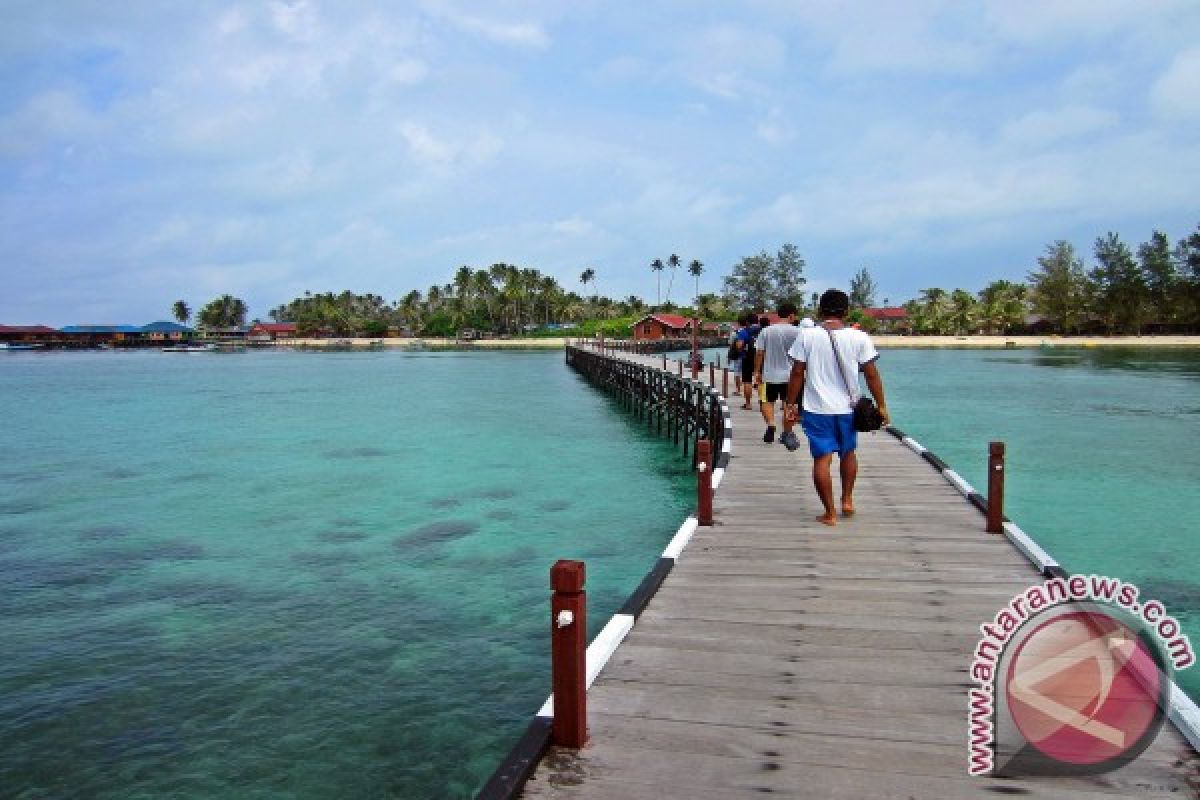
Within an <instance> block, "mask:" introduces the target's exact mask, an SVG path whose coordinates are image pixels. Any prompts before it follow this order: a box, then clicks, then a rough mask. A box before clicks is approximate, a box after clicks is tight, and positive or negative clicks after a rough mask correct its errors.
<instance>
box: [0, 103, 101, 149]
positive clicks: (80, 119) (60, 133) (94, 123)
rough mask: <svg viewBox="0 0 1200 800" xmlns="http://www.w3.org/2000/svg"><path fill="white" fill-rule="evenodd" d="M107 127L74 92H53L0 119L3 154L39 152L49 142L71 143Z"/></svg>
mask: <svg viewBox="0 0 1200 800" xmlns="http://www.w3.org/2000/svg"><path fill="white" fill-rule="evenodd" d="M103 128H104V123H103V120H102V119H101V118H99V117H98V116H96V115H95V114H94V113H92V112H91V111H90V110H88V109H87V108H86V107H85V106H84V104H83V102H82V101H81V100H80V98H79V97H77V96H76V95H75V94H74V93H73V92H69V91H65V90H62V89H52V90H49V91H46V92H42V93H41V94H38V95H35V96H33V97H31V98H30V99H29V100H28V101H27V102H26V103H25V105H24V106H23V107H22V108H20V109H19V110H17V111H16V112H14V113H12V114H10V115H8V116H6V117H0V153H7V154H10V155H20V154H28V153H32V152H35V151H36V150H38V149H39V148H40V147H41V146H43V145H44V144H46V143H47V142H63V141H66V142H70V141H73V140H76V139H86V138H90V137H92V136H94V135H97V134H99V133H101V131H102V129H103Z"/></svg>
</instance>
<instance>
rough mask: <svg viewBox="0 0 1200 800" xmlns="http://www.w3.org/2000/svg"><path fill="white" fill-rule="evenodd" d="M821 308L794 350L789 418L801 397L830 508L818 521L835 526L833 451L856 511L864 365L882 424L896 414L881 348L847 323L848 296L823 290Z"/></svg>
mask: <svg viewBox="0 0 1200 800" xmlns="http://www.w3.org/2000/svg"><path fill="white" fill-rule="evenodd" d="M817 310H818V314H819V316H820V317H821V320H822V324H821V325H818V326H816V327H812V328H802V329H801V330H800V335H799V336H797V337H796V341H795V343H793V344H792V349H791V351H790V352H789V355H790V356H791V357H792V373H791V378H790V379H789V380H788V389H787V398H786V399H787V406H786V407H785V409H784V419H785V420H787V419H789V418H790V419H791V421H792V422H793V423H794V422H795V420H796V417H798V416H799V411H798V409H797V407H796V402H797V400H801V399H802V400H803V408H804V419H803V421H802V425H803V427H804V433H805V435H806V436H808V449H809V452H810V453H812V457H813V471H812V479H813V486H815V487H816V490H817V496H818V497H820V498H821V505H822V506H824V508H825V513H824V514H822V515H821V516H819V517H817V521H818V522H820V523H822V524H824V525H836V524H837V510H836V509H835V507H834V504H833V478H832V476H831V475H830V469H831V467H832V464H833V454H834V453H837V454H838V458H839V459H840V463H839V470H838V471H839V473H840V475H841V479H842V507H841V511H842V514H843V515H844V516H847V517H848V516H851V515H852V514H853V513H854V481H855V479H856V478H857V477H858V456H857V455H856V454H855V450H856V449H857V447H858V433H857V431H855V430H854V404H855V403H856V402H857V401H858V398H859V396H860V390H859V384H858V373H859V371H860V370H861V371H862V373H863V376H864V377H865V378H866V379H867V388H869V389H870V390H871V396H872V397H874V398H875V403H876V405H878V406H879V413H880V414H882V415H883V424H884V425H887V424H888V423H889V422H890V421H891V419H890V417H889V415H888V409H887V401H886V400H885V399H884V396H883V378H882V377H881V376H880V374H879V370H878V369H877V368H876V366H875V361H876V359H878V358H879V352H878V351H877V350H876V349H875V345H874V344H872V342H871V337H870V336H868V335H867V334H866V333H865V332H864V331H861V330H857V329H855V328H850V327H848V326H847V325H846V324H845V319H846V314H847V313H849V311H850V298H849V296H847V295H846V293H845V292H842V291H839V290H837V289H830V290H829V291H827V292H825V294H823V295H821V300H820V302H819V304H818V309H817ZM802 391H803V398H801V392H802Z"/></svg>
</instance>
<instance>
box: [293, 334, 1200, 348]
mask: <svg viewBox="0 0 1200 800" xmlns="http://www.w3.org/2000/svg"><path fill="white" fill-rule="evenodd" d="M872 339H873V340H874V342H875V344H876V346H878V347H890V348H923V347H934V348H936V347H945V348H954V347H985V348H998V349H1002V348H1006V347H1008V348H1014V347H1200V336H894V335H885V334H879V335H876V336H873V337H872ZM380 341H382V342H383V345H384V346H385V347H388V348H402V349H419V348H422V347H430V348H435V349H437V348H452V347H457V346H464V347H475V348H480V349H493V350H547V349H559V348H562V347H563V345H565V344H566V343H567V342H568V341H574V340H573V339H571V340H568V339H564V338H550V339H479V340H477V341H474V342H468V343H465V344H464V343H459V342H455V340H454V339H439V338H417V339H382V340H380V339H340V340H333V339H292V340H287V341H279V342H276V344H278V345H282V346H287V345H298V346H302V347H331V346H343V347H344V346H345V343H346V342H349V343H351V344H352V345H353V346H354V347H363V348H365V347H369V346H370V345H371V344H372V343H375V342H380Z"/></svg>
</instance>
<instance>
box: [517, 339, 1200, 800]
mask: <svg viewBox="0 0 1200 800" xmlns="http://www.w3.org/2000/svg"><path fill="white" fill-rule="evenodd" d="M639 360H643V361H645V362H646V363H654V360H653V359H639ZM658 363H661V361H659V362H658ZM885 380H886V375H885ZM731 406H732V415H733V427H734V445H733V457H732V460H731V463H730V465H729V469H728V471H727V473H726V474H725V477H724V480H723V482H722V484H721V486H720V488H719V490H718V493H717V496H716V499H715V504H714V508H715V512H716V524H715V526H713V527H711V528H701V529H700V530H699V532H698V533H697V534H696V535H695V537H694V538H693V539H692V541H691V543H690V544H689V545H688V547H687V549H686V550H685V551H684V552H683V554H682V556H681V557H680V559H679V561H678V563H677V565H676V567H675V569H674V571H673V572H672V573H671V575H670V576H669V577H668V578H667V580H666V582H665V583H664V585H663V586H662V588H661V589H660V590H659V592H658V594H657V595H656V596H655V597H654V599H653V600H652V601H651V603H650V605H649V607H648V608H647V610H646V611H645V613H644V614H643V615H642V616H641V618H640V620H639V621H638V623H637V625H636V626H635V627H634V629H633V631H632V632H631V633H630V634H629V636H628V638H627V639H626V640H625V642H624V643H623V644H622V645H621V646H620V647H619V648H618V649H617V651H616V653H615V654H614V655H613V657H612V659H611V660H610V662H609V664H608V666H607V667H606V668H605V670H604V671H603V672H602V673H601V675H600V677H599V678H598V679H597V681H596V683H595V685H594V686H593V687H592V689H591V691H590V692H589V695H588V702H589V729H590V737H591V738H590V741H589V743H588V746H587V747H585V748H584V749H583V750H581V751H579V752H577V753H576V752H574V751H569V750H558V749H554V748H552V749H551V751H550V753H549V754H548V755H547V757H546V758H545V759H543V761H542V763H541V764H540V765H539V767H538V769H537V771H536V773H535V774H534V776H533V778H532V779H531V780H530V781H529V782H528V783H527V784H526V787H525V790H524V796H525V797H530V798H572V799H574V798H581V799H582V798H694V799H695V800H709V799H710V798H711V799H712V800H716V799H717V798H722V799H724V798H742V797H762V796H764V795H775V796H783V797H813V798H913V797H916V798H922V797H935V798H958V797H976V796H978V797H994V796H996V795H997V794H1016V795H1022V796H1029V797H1063V798H1081V797H1106V798H1112V797H1134V796H1136V797H1164V798H1165V797H1172V798H1180V797H1196V796H1198V795H1197V786H1198V785H1200V784H1198V782H1197V765H1198V762H1197V759H1196V757H1195V754H1194V753H1193V751H1192V749H1191V747H1190V746H1189V745H1188V744H1187V743H1186V741H1184V739H1183V738H1182V737H1181V736H1180V735H1179V734H1178V732H1177V731H1175V729H1174V728H1173V727H1172V726H1170V725H1169V724H1168V725H1167V726H1165V727H1164V729H1163V731H1162V733H1161V734H1160V735H1159V738H1158V740H1157V741H1156V743H1155V744H1154V745H1153V746H1152V747H1151V748H1150V750H1148V751H1147V752H1146V753H1144V754H1143V755H1142V756H1141V758H1139V759H1138V760H1137V761H1135V762H1134V763H1132V764H1130V765H1128V766H1126V767H1125V768H1123V769H1121V770H1118V771H1116V772H1113V773H1110V774H1107V775H1101V776H1097V777H1089V778H1027V779H997V778H972V777H970V776H968V775H967V774H966V753H967V742H966V738H967V734H966V707H967V701H966V696H967V695H966V692H967V690H968V688H969V687H970V686H971V685H972V684H971V683H970V678H969V676H968V674H967V669H968V666H969V662H970V653H971V651H972V650H973V648H974V646H975V644H976V643H977V641H978V637H979V633H978V626H979V624H980V623H981V622H984V621H987V620H989V619H991V618H992V616H993V615H994V614H995V613H996V612H997V610H999V609H1000V608H1001V607H1002V606H1003V605H1004V604H1005V603H1006V602H1007V601H1008V600H1009V599H1011V598H1012V596H1013V595H1014V594H1015V593H1017V592H1018V591H1021V590H1022V589H1024V588H1026V587H1028V586H1029V585H1031V584H1032V583H1035V582H1037V581H1039V580H1040V577H1039V575H1038V574H1037V571H1036V570H1035V568H1034V567H1033V566H1031V565H1030V564H1029V563H1028V562H1027V561H1026V560H1025V559H1024V558H1023V557H1022V556H1021V554H1020V553H1019V552H1017V550H1016V549H1015V548H1014V547H1012V546H1011V545H1010V544H1009V542H1008V541H1007V540H1006V539H1005V537H1003V536H997V535H989V534H986V533H984V532H983V524H984V519H983V516H982V515H981V514H980V513H979V511H977V510H976V509H975V508H973V507H972V506H970V505H969V504H968V503H967V502H966V501H965V500H964V499H963V497H962V495H961V494H959V493H958V492H957V491H956V490H955V489H954V488H953V487H952V486H951V485H950V484H949V483H947V482H946V480H945V479H944V478H943V477H941V475H939V474H938V472H937V471H935V470H934V469H932V468H931V467H930V466H929V465H928V464H927V463H926V462H925V461H923V460H922V459H921V458H920V457H918V456H917V455H916V454H914V453H913V452H912V451H911V450H909V449H908V448H907V447H905V446H904V445H903V444H901V443H900V442H899V441H897V440H896V439H895V438H893V437H891V436H889V435H887V434H876V435H864V436H861V437H860V442H861V445H860V447H861V449H860V464H861V466H860V470H859V479H858V488H857V491H856V492H855V496H856V501H857V506H858V514H857V515H856V516H855V517H854V518H853V519H849V520H843V521H842V523H841V524H840V525H838V526H837V527H836V528H827V527H825V526H822V525H820V524H818V523H816V522H815V520H814V517H815V516H816V515H817V513H818V503H817V500H816V496H815V493H814V491H813V489H812V486H811V483H810V477H809V476H810V472H809V470H810V464H811V460H810V459H809V457H808V454H807V447H806V446H802V448H801V449H800V450H797V451H796V452H795V453H789V452H788V451H787V449H786V448H784V447H783V446H781V445H779V444H778V443H776V444H773V445H767V444H764V443H763V442H762V440H761V437H762V433H763V429H764V425H763V422H762V418H761V416H760V415H759V413H758V412H757V410H755V411H743V410H741V409H740V407H739V406H740V403H739V402H737V401H734V402H733V403H731ZM897 423H898V424H900V425H901V426H902V424H903V420H902V419H900V420H897ZM801 440H802V442H803V437H801ZM980 449H981V452H980V457H981V459H986V445H985V443H981V448H980Z"/></svg>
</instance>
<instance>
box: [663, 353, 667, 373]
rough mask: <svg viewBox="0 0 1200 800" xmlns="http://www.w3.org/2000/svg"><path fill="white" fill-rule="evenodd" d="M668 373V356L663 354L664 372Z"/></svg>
mask: <svg viewBox="0 0 1200 800" xmlns="http://www.w3.org/2000/svg"><path fill="white" fill-rule="evenodd" d="M666 371H667V354H666V353H663V372H666Z"/></svg>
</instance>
